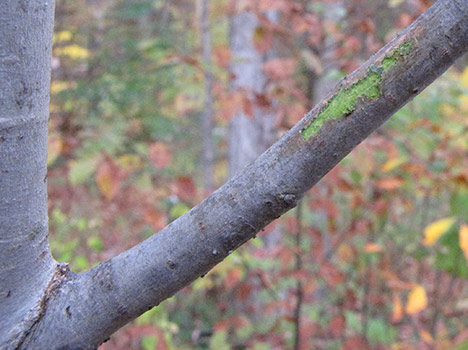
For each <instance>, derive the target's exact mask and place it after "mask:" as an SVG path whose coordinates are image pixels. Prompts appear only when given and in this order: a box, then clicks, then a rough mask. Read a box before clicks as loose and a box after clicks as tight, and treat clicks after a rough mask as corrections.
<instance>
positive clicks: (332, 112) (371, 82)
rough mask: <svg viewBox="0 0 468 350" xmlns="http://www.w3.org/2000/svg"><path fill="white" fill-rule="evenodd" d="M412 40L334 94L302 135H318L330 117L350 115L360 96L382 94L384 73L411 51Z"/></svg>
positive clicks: (306, 137)
mask: <svg viewBox="0 0 468 350" xmlns="http://www.w3.org/2000/svg"><path fill="white" fill-rule="evenodd" d="M411 48H412V42H411V41H410V42H406V43H403V44H401V45H400V46H399V47H398V48H397V49H395V50H394V51H393V52H392V54H391V55H390V56H386V57H385V58H384V59H383V60H382V63H381V65H380V66H374V65H371V66H370V68H369V71H368V72H367V74H366V76H365V77H364V78H362V79H361V80H359V81H357V82H356V83H354V84H353V85H351V86H350V87H347V88H344V87H343V88H341V89H340V90H339V91H338V93H337V94H336V95H335V96H333V97H332V98H331V99H330V100H329V101H328V103H327V105H326V106H325V107H323V108H322V110H321V111H320V112H319V114H318V115H317V116H316V117H315V118H314V120H312V122H311V123H310V124H309V125H308V126H307V127H305V128H304V129H302V131H301V133H302V137H303V139H304V140H307V139H308V138H310V137H311V136H314V135H317V134H318V132H319V130H320V128H321V127H322V126H323V125H324V124H325V123H326V122H327V121H328V120H329V119H334V120H336V119H339V118H342V117H344V116H347V115H350V114H351V113H353V111H354V110H355V108H356V102H357V100H358V99H360V98H365V97H367V98H369V99H375V98H377V97H379V96H380V84H381V83H382V74H383V72H385V71H386V70H388V69H389V68H390V67H392V66H394V65H395V64H396V63H397V62H398V61H399V60H400V59H402V58H404V57H405V56H406V55H408V54H409V53H410V52H411Z"/></svg>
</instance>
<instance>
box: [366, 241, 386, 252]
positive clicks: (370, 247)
mask: <svg viewBox="0 0 468 350" xmlns="http://www.w3.org/2000/svg"><path fill="white" fill-rule="evenodd" d="M364 251H365V252H367V253H378V252H381V251H382V247H381V246H380V245H378V244H377V243H367V244H366V245H365V246H364Z"/></svg>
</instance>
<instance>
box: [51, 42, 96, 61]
mask: <svg viewBox="0 0 468 350" xmlns="http://www.w3.org/2000/svg"><path fill="white" fill-rule="evenodd" d="M54 54H55V55H57V56H68V57H70V58H77V59H78V58H88V56H89V51H88V50H87V49H85V48H84V47H81V46H78V45H76V44H73V45H68V46H64V47H59V48H56V49H55V50H54Z"/></svg>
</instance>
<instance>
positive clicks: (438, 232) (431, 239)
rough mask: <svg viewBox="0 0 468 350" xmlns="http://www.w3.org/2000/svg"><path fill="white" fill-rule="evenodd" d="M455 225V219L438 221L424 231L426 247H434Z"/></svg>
mask: <svg viewBox="0 0 468 350" xmlns="http://www.w3.org/2000/svg"><path fill="white" fill-rule="evenodd" d="M454 223H455V218H445V219H441V220H437V221H435V222H433V223H432V224H430V225H429V226H427V227H426V228H425V230H424V242H423V244H424V245H433V244H434V243H435V242H437V240H438V239H439V237H440V236H442V235H443V234H444V233H445V232H447V231H448V230H449V229H450V228H451V227H452V225H453V224H454Z"/></svg>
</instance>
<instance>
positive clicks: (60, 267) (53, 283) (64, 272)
mask: <svg viewBox="0 0 468 350" xmlns="http://www.w3.org/2000/svg"><path fill="white" fill-rule="evenodd" d="M69 273H70V268H69V266H68V264H66V263H58V264H57V265H56V267H55V273H54V274H53V276H52V278H51V279H50V281H49V283H48V284H47V287H46V288H45V290H44V294H43V296H42V298H41V300H40V301H39V310H38V311H37V315H36V316H35V317H34V318H33V320H32V323H31V326H30V328H29V329H28V330H26V331H25V332H24V333H23V335H22V337H21V339H20V340H19V341H18V344H17V345H16V348H15V349H17V350H20V349H21V347H22V345H23V343H24V341H25V340H26V338H27V337H28V336H29V335H30V334H31V333H32V332H33V330H34V328H35V327H36V325H37V324H38V323H39V322H40V321H41V319H42V317H43V316H44V315H45V313H46V311H47V306H48V304H49V300H50V298H51V297H53V296H55V295H56V294H57V292H58V290H59V289H60V287H61V285H62V283H63V282H64V281H65V280H67V277H68V275H69Z"/></svg>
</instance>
